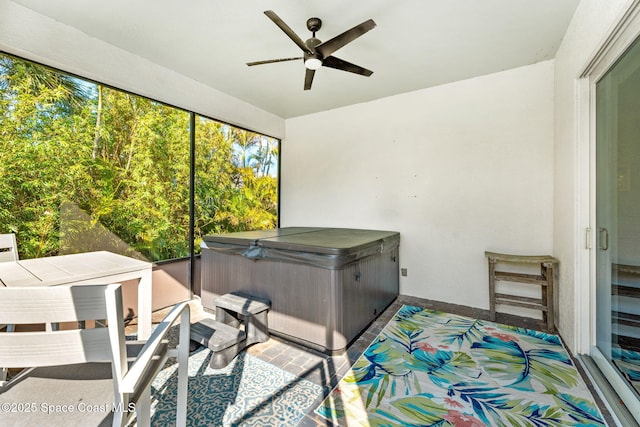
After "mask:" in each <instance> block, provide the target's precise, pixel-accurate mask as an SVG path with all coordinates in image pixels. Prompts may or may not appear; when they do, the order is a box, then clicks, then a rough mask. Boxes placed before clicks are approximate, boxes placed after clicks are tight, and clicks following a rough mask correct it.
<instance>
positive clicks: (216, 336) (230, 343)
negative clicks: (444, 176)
mask: <svg viewBox="0 0 640 427" xmlns="http://www.w3.org/2000/svg"><path fill="white" fill-rule="evenodd" d="M191 340H192V341H195V342H197V343H199V344H202V345H204V346H206V347H208V348H210V349H211V351H212V352H213V355H212V356H211V361H210V362H209V364H210V366H211V367H212V368H214V369H220V368H224V367H225V366H227V365H228V364H229V363H230V362H231V361H232V360H233V358H234V357H236V355H237V354H238V353H240V352H241V351H242V350H243V349H244V348H245V347H246V334H245V333H244V331H242V330H240V329H238V328H234V327H233V326H229V325H226V324H224V323H221V322H218V321H217V320H214V319H212V318H208V317H207V318H204V319H202V320H200V321H199V322H196V323H194V324H192V325H191Z"/></svg>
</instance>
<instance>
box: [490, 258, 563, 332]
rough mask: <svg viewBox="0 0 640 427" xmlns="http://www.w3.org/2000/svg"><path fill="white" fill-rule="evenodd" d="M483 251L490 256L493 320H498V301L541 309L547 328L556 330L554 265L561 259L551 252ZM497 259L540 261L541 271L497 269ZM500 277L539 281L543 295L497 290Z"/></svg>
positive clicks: (504, 279) (528, 282)
mask: <svg viewBox="0 0 640 427" xmlns="http://www.w3.org/2000/svg"><path fill="white" fill-rule="evenodd" d="M484 254H485V256H486V257H487V258H488V260H489V312H490V317H491V320H492V321H495V320H496V305H498V304H503V305H509V306H514V307H524V308H530V309H536V310H540V311H542V321H543V324H544V328H545V330H546V331H547V332H555V330H556V327H555V313H556V307H555V304H554V296H553V292H554V289H553V274H554V265H555V264H557V263H558V260H557V259H555V258H553V257H552V256H549V255H541V256H538V255H533V256H531V255H508V254H500V253H495V252H485V253H484ZM496 263H509V264H540V274H539V275H536V274H523V273H512V272H508V271H496ZM498 281H507V282H517V283H526V284H530V285H538V286H540V289H541V298H529V297H523V296H518V295H509V294H506V293H497V292H496V282H498Z"/></svg>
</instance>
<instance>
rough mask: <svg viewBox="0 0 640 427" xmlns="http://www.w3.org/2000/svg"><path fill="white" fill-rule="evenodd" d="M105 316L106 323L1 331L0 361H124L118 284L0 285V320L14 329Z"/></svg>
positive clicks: (2, 363) (50, 363)
mask: <svg viewBox="0 0 640 427" xmlns="http://www.w3.org/2000/svg"><path fill="white" fill-rule="evenodd" d="M118 307H119V310H118ZM118 314H120V316H119V315H118ZM104 319H106V320H107V324H108V327H107V328H91V329H64V330H55V331H42V332H26V333H23V332H13V333H0V366H2V367H5V368H22V367H38V366H54V365H68V364H75V363H85V362H111V361H117V362H118V363H116V364H114V365H117V366H122V364H121V363H120V360H119V359H120V358H122V359H124V360H126V349H125V344H124V343H125V338H124V321H123V316H122V290H121V289H120V285H119V284H113V285H81V286H52V287H32V288H28V287H24V288H0V324H3V323H4V324H10V325H16V329H17V328H18V325H21V324H30V325H32V324H47V323H54V324H55V323H62V322H74V323H75V324H78V322H84V321H87V320H104ZM125 369H126V364H125Z"/></svg>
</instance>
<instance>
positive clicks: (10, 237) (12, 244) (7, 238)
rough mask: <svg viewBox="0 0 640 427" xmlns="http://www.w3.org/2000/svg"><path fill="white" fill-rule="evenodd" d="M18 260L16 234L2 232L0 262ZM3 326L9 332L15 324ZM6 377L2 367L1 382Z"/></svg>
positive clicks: (0, 370)
mask: <svg viewBox="0 0 640 427" xmlns="http://www.w3.org/2000/svg"><path fill="white" fill-rule="evenodd" d="M17 260H18V246H17V245H16V235H15V234H13V233H9V234H0V262H7V261H17ZM0 286H2V285H0ZM3 328H6V330H7V332H11V331H13V325H5V324H2V323H0V330H1V329H3ZM0 366H1V365H0ZM6 378H7V368H0V383H2V382H4V381H5V380H6Z"/></svg>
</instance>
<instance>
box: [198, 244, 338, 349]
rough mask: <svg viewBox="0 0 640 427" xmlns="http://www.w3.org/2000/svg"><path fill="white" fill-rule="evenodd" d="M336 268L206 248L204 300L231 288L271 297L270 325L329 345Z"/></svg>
mask: <svg viewBox="0 0 640 427" xmlns="http://www.w3.org/2000/svg"><path fill="white" fill-rule="evenodd" d="M331 273H332V270H328V269H323V268H318V267H313V266H308V265H304V264H295V263H287V262H283V261H277V260H257V261H254V260H250V259H248V258H245V257H243V256H240V255H231V254H225V253H220V252H217V251H215V250H211V249H206V248H203V249H202V295H201V297H202V305H203V306H204V307H205V308H208V309H213V308H214V305H213V300H214V299H215V298H217V297H218V296H220V295H224V294H226V293H229V292H236V291H240V292H246V293H248V294H251V295H254V296H256V297H260V298H264V299H267V300H269V301H271V310H270V311H269V315H268V322H269V329H270V330H271V331H273V332H275V333H279V334H282V335H285V336H286V337H289V338H291V339H294V340H296V341H300V342H301V343H303V344H307V345H309V346H311V347H314V348H317V349H320V350H323V349H325V348H327V346H329V347H330V346H331V345H330V343H328V342H327V338H328V336H329V335H328V334H329V332H328V328H329V327H331V325H332V324H333V323H334V320H333V319H330V318H329V315H330V310H329V307H330V306H332V305H334V304H333V301H334V299H335V296H334V295H335V294H334V293H333V290H332V288H331V281H332V280H331Z"/></svg>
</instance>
